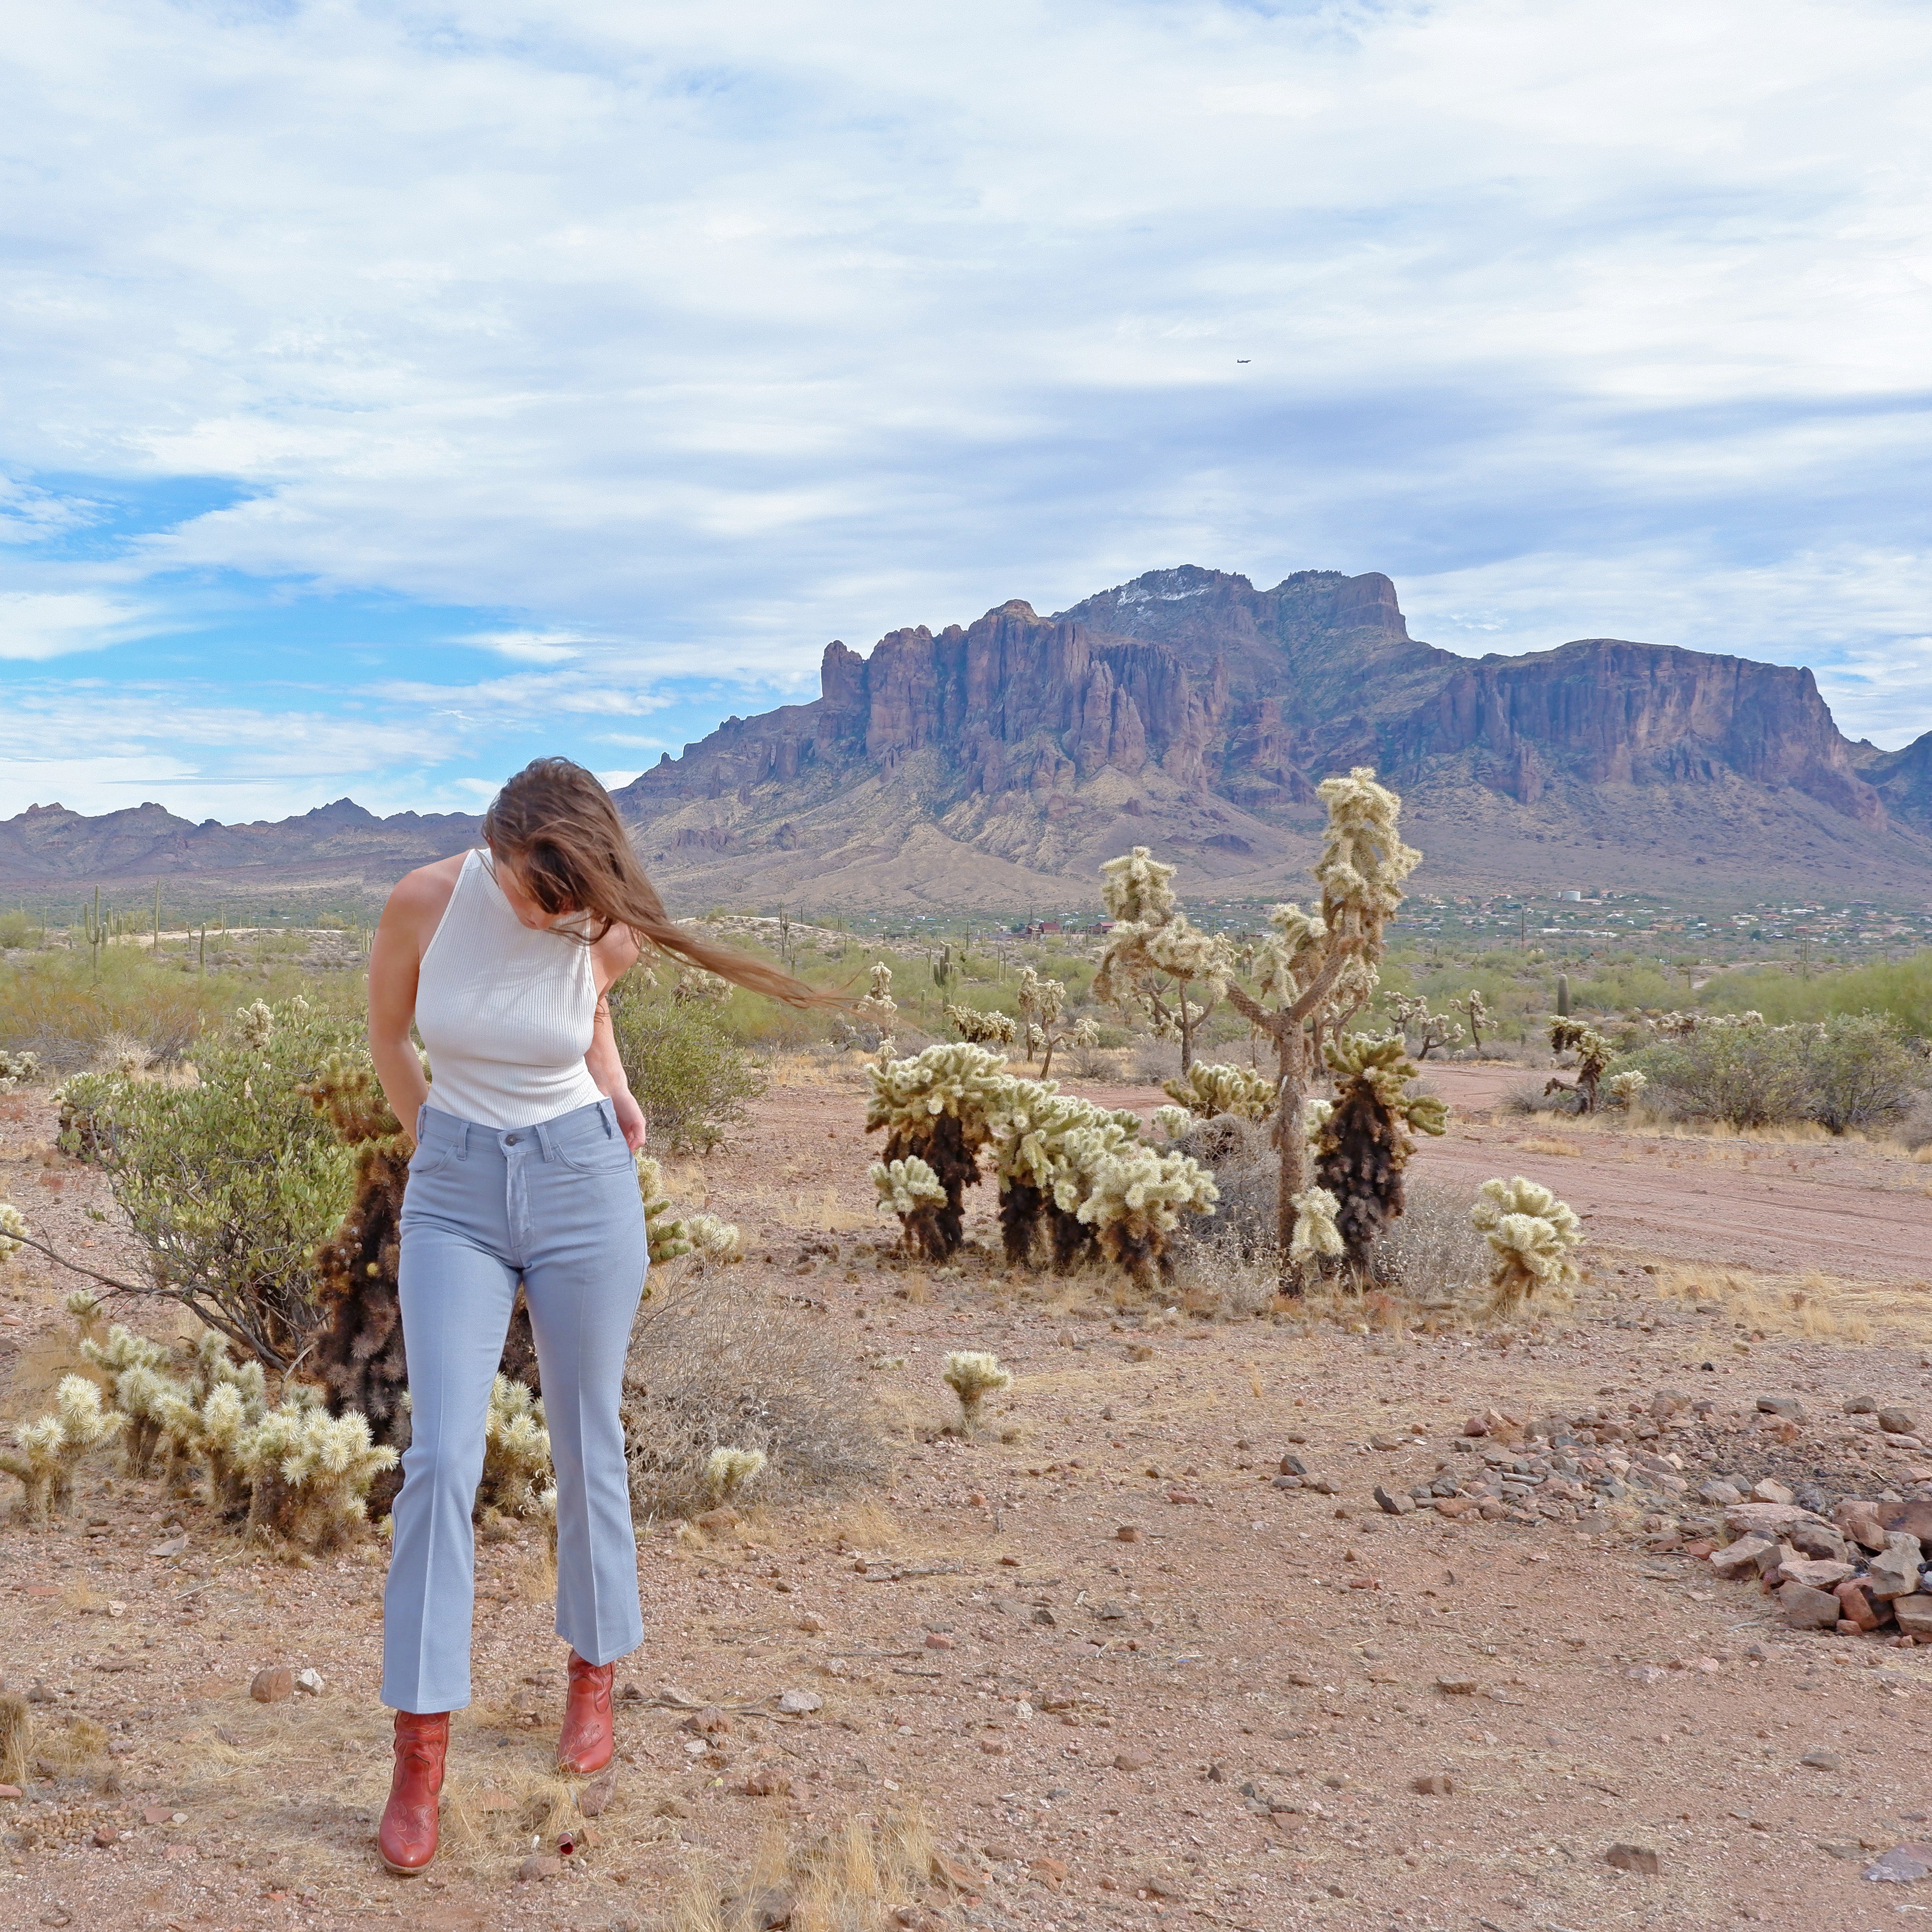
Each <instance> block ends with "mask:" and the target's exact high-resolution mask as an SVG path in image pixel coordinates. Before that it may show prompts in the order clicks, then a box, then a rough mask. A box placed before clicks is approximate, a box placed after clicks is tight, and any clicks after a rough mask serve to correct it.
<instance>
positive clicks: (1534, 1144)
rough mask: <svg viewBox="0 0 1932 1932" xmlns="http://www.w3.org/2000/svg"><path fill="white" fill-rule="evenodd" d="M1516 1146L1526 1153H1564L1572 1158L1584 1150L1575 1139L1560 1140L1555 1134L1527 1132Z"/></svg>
mask: <svg viewBox="0 0 1932 1932" xmlns="http://www.w3.org/2000/svg"><path fill="white" fill-rule="evenodd" d="M1517 1148H1519V1149H1520V1151H1522V1152H1523V1153H1524V1154H1565V1155H1568V1156H1569V1157H1572V1158H1574V1157H1577V1156H1578V1155H1580V1154H1582V1153H1583V1149H1582V1148H1580V1147H1579V1146H1578V1145H1577V1143H1576V1142H1574V1141H1565V1140H1559V1139H1557V1138H1556V1136H1554V1135H1553V1134H1526V1135H1524V1136H1523V1139H1521V1140H1520V1141H1518V1142H1517Z"/></svg>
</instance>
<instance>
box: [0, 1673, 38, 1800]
mask: <svg viewBox="0 0 1932 1932" xmlns="http://www.w3.org/2000/svg"><path fill="white" fill-rule="evenodd" d="M33 1745H34V1712H33V1707H32V1706H31V1705H30V1704H29V1703H28V1702H27V1700H26V1698H24V1697H21V1696H20V1694H18V1693H17V1692H15V1691H5V1692H0V1784H26V1781H27V1768H28V1766H29V1765H30V1764H31V1763H32V1762H33Z"/></svg>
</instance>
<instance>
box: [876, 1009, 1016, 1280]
mask: <svg viewBox="0 0 1932 1932" xmlns="http://www.w3.org/2000/svg"><path fill="white" fill-rule="evenodd" d="M865 1076H866V1080H867V1082H868V1085H869V1086H870V1088H871V1094H870V1096H869V1097H868V1100H867V1103H866V1108H865V1131H866V1132H867V1133H876V1132H877V1130H879V1129H880V1128H883V1129H884V1130H885V1131H886V1146H885V1161H886V1165H887V1166H890V1165H891V1163H892V1162H894V1161H895V1160H905V1159H906V1158H907V1157H908V1156H910V1155H913V1154H916V1155H917V1156H918V1157H919V1159H920V1160H922V1161H924V1162H925V1163H926V1166H928V1167H929V1169H931V1170H932V1173H933V1175H934V1176H935V1178H936V1179H937V1180H938V1183H939V1184H940V1186H941V1188H942V1189H943V1190H944V1192H945V1196H946V1199H945V1201H944V1204H943V1205H934V1206H931V1207H929V1208H922V1209H921V1210H920V1211H919V1214H918V1216H917V1217H916V1229H908V1231H907V1232H909V1233H913V1232H916V1236H917V1238H918V1240H919V1243H920V1244H921V1246H922V1248H923V1249H924V1251H925V1253H926V1256H927V1257H928V1259H931V1260H934V1261H944V1259H946V1258H947V1256H949V1255H950V1254H951V1253H953V1251H954V1250H956V1248H957V1247H959V1244H960V1242H961V1241H962V1239H963V1238H964V1236H965V1219H964V1208H963V1205H962V1202H963V1196H964V1193H965V1190H966V1189H967V1188H968V1187H971V1186H973V1185H974V1184H975V1183H976V1182H977V1181H978V1180H979V1178H980V1168H979V1159H978V1157H979V1151H980V1148H982V1147H983V1146H984V1145H986V1140H987V1138H988V1136H989V1134H990V1133H991V1132H992V1125H991V1111H992V1108H993V1106H995V1103H997V1100H998V1096H999V1094H1000V1092H1001V1087H1002V1085H1003V1083H1004V1082H1007V1081H1008V1080H1009V1079H1010V1076H1008V1074H1007V1072H1006V1062H1005V1061H1004V1060H1003V1059H1002V1058H1001V1057H1000V1056H999V1055H998V1054H995V1053H989V1052H987V1051H986V1049H985V1048H984V1047H983V1046H974V1045H973V1044H972V1043H971V1042H969V1041H964V1040H960V1041H954V1042H953V1043H950V1044H948V1045H944V1046H929V1047H928V1048H927V1049H926V1051H925V1052H923V1053H920V1054H917V1055H914V1056H913V1058H910V1059H909V1060H895V1061H891V1062H889V1064H886V1065H885V1066H883V1067H868V1068H867V1069H866V1070H865Z"/></svg>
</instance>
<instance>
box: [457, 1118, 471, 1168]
mask: <svg viewBox="0 0 1932 1932" xmlns="http://www.w3.org/2000/svg"><path fill="white" fill-rule="evenodd" d="M458 1126H459V1127H460V1128H461V1129H462V1132H461V1133H459V1134H458V1136H456V1157H457V1159H458V1160H468V1159H469V1122H468V1121H459V1122H458Z"/></svg>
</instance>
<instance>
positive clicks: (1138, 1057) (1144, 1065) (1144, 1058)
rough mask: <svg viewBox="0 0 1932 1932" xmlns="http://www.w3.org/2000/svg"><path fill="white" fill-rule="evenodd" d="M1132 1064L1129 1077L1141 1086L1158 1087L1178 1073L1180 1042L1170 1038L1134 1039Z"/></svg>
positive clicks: (1179, 1068) (1179, 1069) (1179, 1066)
mask: <svg viewBox="0 0 1932 1932" xmlns="http://www.w3.org/2000/svg"><path fill="white" fill-rule="evenodd" d="M1132 1065H1133V1073H1132V1074H1131V1076H1130V1078H1131V1079H1133V1080H1135V1081H1136V1082H1139V1085H1142V1086H1143V1087H1158V1086H1160V1085H1161V1084H1162V1083H1163V1082H1164V1081H1166V1080H1169V1079H1174V1078H1175V1077H1176V1076H1178V1075H1179V1073H1180V1072H1181V1043H1180V1042H1179V1041H1178V1040H1136V1041H1135V1042H1134V1043H1133V1062H1132Z"/></svg>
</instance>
